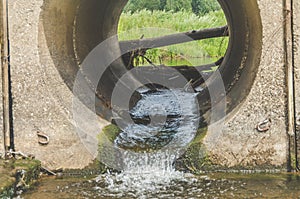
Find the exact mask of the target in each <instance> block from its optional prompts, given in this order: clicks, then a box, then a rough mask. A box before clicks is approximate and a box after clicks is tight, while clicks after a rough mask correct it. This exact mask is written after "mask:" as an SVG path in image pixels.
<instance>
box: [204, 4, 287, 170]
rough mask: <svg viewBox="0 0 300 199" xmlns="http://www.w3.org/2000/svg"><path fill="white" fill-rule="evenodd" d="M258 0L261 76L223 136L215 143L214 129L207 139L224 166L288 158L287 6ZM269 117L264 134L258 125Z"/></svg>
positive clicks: (271, 162)
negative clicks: (285, 30)
mask: <svg viewBox="0 0 300 199" xmlns="http://www.w3.org/2000/svg"><path fill="white" fill-rule="evenodd" d="M258 2H259V7H260V13H261V18H262V24H263V51H262V58H261V64H260V66H259V69H258V73H257V77H256V79H255V82H254V84H253V87H252V90H251V91H250V93H249V95H248V97H247V99H246V100H245V101H244V102H243V103H242V104H241V106H240V107H237V108H236V110H235V111H234V113H233V114H229V115H228V118H227V120H226V122H225V126H226V127H225V129H224V131H223V133H222V135H220V136H219V137H218V138H219V139H218V140H217V141H216V142H211V140H212V139H214V138H213V136H214V133H211V132H209V134H208V136H207V138H206V140H207V141H206V146H207V148H208V151H209V152H210V154H211V156H212V157H213V161H214V162H215V163H217V164H221V165H224V166H236V165H241V166H252V165H253V166H262V165H276V166H282V165H285V163H286V160H287V151H288V145H287V143H288V140H287V139H288V138H287V132H286V117H287V115H286V85H285V68H284V45H283V21H284V20H283V15H282V9H283V5H282V1H276V0H260V1H258ZM265 119H271V121H272V126H271V129H270V130H269V131H267V132H265V133H260V132H258V131H257V130H256V129H255V128H256V125H257V124H258V123H259V122H262V121H264V120H265Z"/></svg>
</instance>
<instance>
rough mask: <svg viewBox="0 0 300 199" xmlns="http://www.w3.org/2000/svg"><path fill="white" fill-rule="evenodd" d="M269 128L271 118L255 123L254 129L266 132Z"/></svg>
mask: <svg viewBox="0 0 300 199" xmlns="http://www.w3.org/2000/svg"><path fill="white" fill-rule="evenodd" d="M270 128H271V119H270V118H269V119H266V120H264V121H262V122H260V123H258V124H257V125H256V130H257V131H259V132H266V131H268V130H269V129H270Z"/></svg>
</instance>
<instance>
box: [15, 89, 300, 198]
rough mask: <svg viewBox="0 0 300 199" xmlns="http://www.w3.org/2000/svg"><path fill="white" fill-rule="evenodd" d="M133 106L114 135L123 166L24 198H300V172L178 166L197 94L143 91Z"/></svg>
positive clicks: (50, 181)
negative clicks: (194, 170) (202, 171)
mask: <svg viewBox="0 0 300 199" xmlns="http://www.w3.org/2000/svg"><path fill="white" fill-rule="evenodd" d="M140 93H141V96H142V98H141V100H140V101H138V102H137V104H136V106H135V107H134V108H133V109H132V110H131V111H130V115H131V118H132V119H133V120H134V121H135V124H133V125H132V124H131V125H127V126H126V125H125V127H124V128H123V129H122V132H121V133H120V134H119V135H118V136H117V138H116V139H115V142H114V145H115V147H119V148H122V149H123V151H124V152H123V154H122V158H123V160H122V161H123V169H122V171H121V172H110V171H108V172H107V173H105V174H102V175H99V176H93V177H89V178H86V177H82V178H64V179H57V178H47V179H43V180H41V181H40V182H39V186H37V187H36V188H35V189H33V190H31V191H29V192H27V193H24V194H21V196H20V197H23V198H30V199H31V198H39V199H43V198H47V199H50V198H233V197H236V198H300V186H299V183H300V177H298V176H295V175H283V174H278V175H275V174H274V175H273V174H252V175H245V174H240V175H237V174H206V175H199V176H195V175H192V174H189V173H183V172H179V171H176V170H175V169H174V168H173V163H174V161H175V160H176V159H177V158H178V157H179V156H180V155H181V154H182V152H183V151H184V149H186V146H187V145H188V144H189V143H190V142H191V141H192V140H193V138H194V136H195V133H196V131H197V125H198V124H199V118H200V115H199V113H198V111H197V110H198V109H197V108H198V104H197V100H196V94H195V93H191V92H188V91H185V90H178V89H177V90H168V89H158V90H157V91H155V92H153V91H150V90H147V89H146V90H145V89H144V90H143V89H142V90H140Z"/></svg>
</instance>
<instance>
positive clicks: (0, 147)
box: [0, 8, 4, 154]
mask: <svg viewBox="0 0 300 199" xmlns="http://www.w3.org/2000/svg"><path fill="white" fill-rule="evenodd" d="M0 9H1V8H0ZM0 26H2V24H1V20H0ZM0 43H1V40H0ZM0 52H1V46H0ZM0 96H1V97H0V132H1V133H0V154H3V153H4V140H3V139H4V137H3V133H2V132H3V114H2V113H3V106H2V69H0Z"/></svg>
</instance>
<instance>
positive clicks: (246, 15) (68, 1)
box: [41, 0, 262, 119]
mask: <svg viewBox="0 0 300 199" xmlns="http://www.w3.org/2000/svg"><path fill="white" fill-rule="evenodd" d="M219 2H220V4H221V6H222V8H223V10H224V13H225V15H226V18H227V21H228V26H229V30H230V43H229V47H228V50H227V53H226V55H225V57H224V61H223V62H222V64H221V66H220V71H221V74H222V78H223V81H224V84H225V88H226V95H227V98H228V99H229V101H230V103H229V104H228V105H227V108H228V112H230V111H231V110H232V109H233V108H235V107H236V106H237V105H238V104H239V103H240V102H241V101H242V100H243V99H244V98H245V97H246V95H247V94H248V92H249V90H250V88H251V86H252V83H253V81H254V78H255V75H256V72H257V66H258V65H259V59H260V53H261V38H262V35H261V20H260V15H259V10H258V6H257V2H256V0H247V1H240V0H231V1H226V0H219ZM126 3H127V1H126V0H113V1H112V0H64V1H61V0H44V5H43V11H42V13H41V21H42V26H43V31H44V34H45V36H46V40H47V48H48V49H49V51H50V54H51V56H52V59H53V61H54V64H55V66H56V68H57V70H58V71H59V73H60V75H61V76H62V78H63V79H64V81H65V83H66V84H67V85H68V87H69V88H70V89H72V87H73V83H74V78H75V76H76V73H77V71H78V66H79V64H80V63H82V61H83V60H84V58H85V57H86V56H87V54H88V53H89V52H90V51H91V50H92V49H93V48H94V47H96V46H97V45H98V44H99V43H100V42H102V41H104V40H105V39H107V38H109V37H110V36H112V35H115V34H116V33H117V27H118V20H119V17H120V15H121V12H122V8H123V7H124V6H125V5H126ZM115 50H116V51H118V50H119V46H118V45H116V48H115ZM111 53H114V52H111ZM41 59H42V56H41ZM120 63H121V61H120V60H117V61H116V62H115V63H114V64H112V66H111V67H109V68H108V69H107V71H106V75H104V76H103V77H102V79H101V82H100V84H99V88H98V90H99V95H98V97H97V100H98V101H97V102H96V103H97V104H96V106H97V107H98V110H99V111H98V114H99V115H100V116H102V117H104V118H106V119H109V118H110V96H111V92H112V90H113V87H114V83H116V82H117V81H118V78H119V77H120V76H122V74H124V73H125V72H126V68H125V67H119V66H118V64H120ZM214 78H215V77H214V75H212V77H210V80H211V81H210V82H211V83H212V84H214V81H213V80H214ZM199 101H200V104H201V106H203V108H204V109H203V110H204V111H207V110H208V109H209V107H210V106H211V105H210V100H209V94H208V91H206V92H203V94H202V95H201V96H200V97H199Z"/></svg>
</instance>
